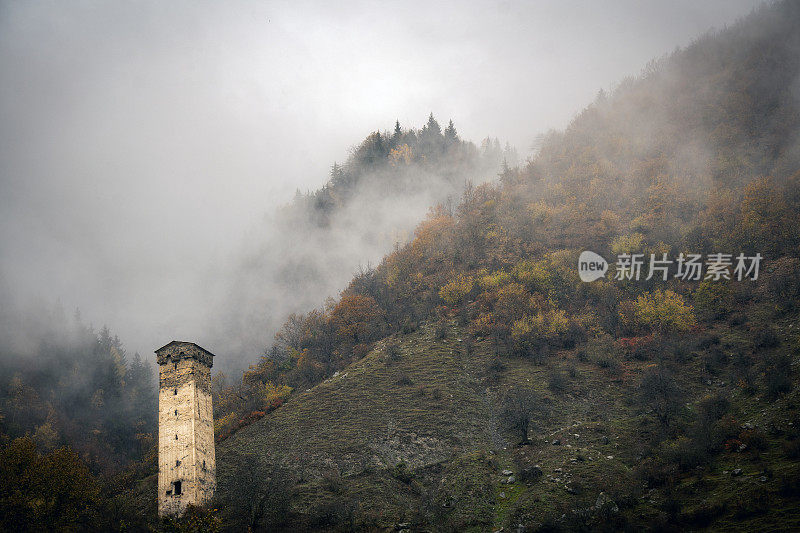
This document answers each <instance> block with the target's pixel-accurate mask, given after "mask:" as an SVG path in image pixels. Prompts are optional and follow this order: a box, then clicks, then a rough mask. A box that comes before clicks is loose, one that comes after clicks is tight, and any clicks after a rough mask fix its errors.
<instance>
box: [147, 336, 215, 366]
mask: <svg viewBox="0 0 800 533" xmlns="http://www.w3.org/2000/svg"><path fill="white" fill-rule="evenodd" d="M183 349H186V351H185V352H184V350H183ZM155 353H156V359H157V360H158V364H163V363H165V362H166V361H167V360H168V359H170V358H172V359H175V358H178V359H181V358H184V357H192V358H194V359H198V360H200V361H202V362H203V363H205V364H207V365H208V366H209V367H211V366H212V365H213V359H214V354H213V353H211V352H209V351H208V350H206V349H205V348H203V347H202V346H199V345H197V344H195V343H193V342H188V341H172V342H170V343H167V344H165V345H164V346H162V347H161V348H159V349H158V350H156V351H155Z"/></svg>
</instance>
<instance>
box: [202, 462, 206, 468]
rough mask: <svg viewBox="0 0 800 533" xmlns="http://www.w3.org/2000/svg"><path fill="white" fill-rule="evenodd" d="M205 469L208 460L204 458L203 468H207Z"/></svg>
mask: <svg viewBox="0 0 800 533" xmlns="http://www.w3.org/2000/svg"><path fill="white" fill-rule="evenodd" d="M205 469H206V462H205V460H204V461H203V470H205Z"/></svg>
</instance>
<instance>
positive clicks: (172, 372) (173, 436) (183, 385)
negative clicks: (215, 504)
mask: <svg viewBox="0 0 800 533" xmlns="http://www.w3.org/2000/svg"><path fill="white" fill-rule="evenodd" d="M162 355H163V353H159V383H160V386H159V393H158V412H159V415H158V512H159V515H161V516H163V515H168V514H169V515H175V514H180V513H182V512H183V510H184V509H185V508H186V506H187V505H188V504H190V503H191V504H195V505H201V504H203V503H206V502H208V501H209V500H210V499H211V497H212V496H213V494H214V489H215V485H216V461H215V453H214V425H213V424H214V422H213V421H214V417H213V410H212V405H211V369H210V368H209V366H208V365H206V364H205V363H204V362H201V361H198V360H196V359H194V358H192V357H185V355H186V354H185V353H184V354H183V355H184V357H174V358H172V357H162ZM176 355H178V354H177V351H176ZM162 361H163V362H162ZM176 482H180V492H181V493H180V494H175V489H176V485H175V483H176Z"/></svg>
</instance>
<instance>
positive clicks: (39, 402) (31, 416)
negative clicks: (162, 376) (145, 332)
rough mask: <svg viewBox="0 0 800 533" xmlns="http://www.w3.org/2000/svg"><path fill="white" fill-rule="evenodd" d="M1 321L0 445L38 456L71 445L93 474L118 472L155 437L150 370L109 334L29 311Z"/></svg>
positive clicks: (56, 313) (54, 313)
mask: <svg viewBox="0 0 800 533" xmlns="http://www.w3.org/2000/svg"><path fill="white" fill-rule="evenodd" d="M17 313H18V314H15V315H14V316H13V318H11V317H10V316H9V315H6V317H5V320H4V323H3V326H2V328H0V331H2V338H0V439H2V442H3V443H6V444H7V443H8V442H9V441H11V440H13V439H15V438H19V437H25V436H27V437H30V438H31V439H32V440H33V442H34V443H35V444H36V446H37V449H38V450H39V451H40V452H50V451H53V450H55V449H57V448H59V447H61V446H65V445H69V446H70V447H71V448H72V449H73V450H74V451H75V452H76V453H77V454H78V455H79V456H80V458H81V460H83V461H84V462H85V463H86V464H87V465H89V467H90V468H91V470H92V471H93V472H94V473H96V474H97V473H103V474H112V473H118V472H119V471H121V470H122V469H124V468H125V467H127V466H128V464H129V463H131V462H132V461H137V460H141V459H142V458H144V456H145V455H146V454H147V453H149V452H151V451H152V447H153V445H154V444H155V441H156V438H157V427H156V413H157V410H156V404H157V396H156V381H155V379H154V375H153V368H152V365H150V364H149V362H148V361H146V360H143V359H142V358H141V357H140V356H139V354H138V353H135V354H133V355H132V356H131V355H129V354H128V353H127V352H126V351H125V348H124V347H123V345H122V342H121V341H120V339H119V338H118V337H117V336H116V335H113V334H112V333H111V332H110V331H109V329H108V328H106V327H103V328H101V329H100V331H95V330H94V329H93V328H92V327H91V326H87V325H85V324H84V323H83V322H82V321H81V319H80V317H79V316H78V313H77V312H76V313H75V315H74V316H71V317H70V316H67V315H66V313H64V311H63V309H61V308H59V307H54V308H51V309H47V308H45V307H38V306H35V307H34V309H32V310H31V311H28V312H27V313H26V312H24V311H21V310H17Z"/></svg>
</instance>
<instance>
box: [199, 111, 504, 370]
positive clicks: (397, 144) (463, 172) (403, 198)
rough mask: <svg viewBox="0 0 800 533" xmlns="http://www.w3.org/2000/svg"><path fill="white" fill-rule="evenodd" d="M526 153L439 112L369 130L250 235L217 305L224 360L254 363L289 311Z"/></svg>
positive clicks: (225, 364) (337, 285) (232, 365)
mask: <svg viewBox="0 0 800 533" xmlns="http://www.w3.org/2000/svg"><path fill="white" fill-rule="evenodd" d="M516 159H517V156H516V153H515V151H514V150H513V149H512V148H511V147H510V146H508V145H506V147H505V148H501V146H500V143H499V141H498V140H497V139H490V138H488V137H487V138H486V139H484V140H483V141H482V143H481V145H480V147H478V146H476V145H475V144H473V143H471V142H469V141H465V140H462V139H461V138H460V137H459V135H458V132H457V131H456V127H455V125H454V124H453V121H450V122H449V124H448V125H447V126H446V127H444V128H442V127H441V126H440V125H439V123H438V121H437V120H436V119H435V118H434V116H433V115H432V114H431V115H430V117H429V118H428V121H427V123H426V124H424V125H423V126H422V128H420V129H414V128H407V127H402V126H401V124H400V123H399V122H397V121H396V122H395V124H394V128H393V130H392V131H375V132H373V133H371V134H370V135H368V136H367V138H366V139H364V141H362V142H361V143H360V144H359V145H357V146H355V147H353V148H352V149H351V152H350V154H349V156H348V157H347V159H346V160H345V162H344V163H342V164H339V163H334V164H333V166H332V167H331V170H330V175H329V178H328V181H327V182H326V183H325V184H324V185H323V186H322V187H321V188H320V189H319V190H316V191H314V192H309V193H302V192H300V191H299V190H298V191H297V193H296V196H295V198H294V199H293V201H292V202H290V203H289V204H288V205H286V206H284V207H282V208H280V209H278V210H277V211H275V212H270V213H268V214H267V215H266V217H265V220H264V223H263V224H262V225H260V226H259V227H258V231H257V232H256V233H254V235H253V236H252V238H249V239H248V240H247V242H246V243H245V245H244V246H245V248H244V250H243V251H242V256H243V259H241V260H240V261H239V262H238V263H237V264H236V266H235V269H234V271H233V273H232V279H231V280H230V284H226V286H225V293H224V294H223V295H221V299H220V301H219V302H216V303H214V304H213V306H214V308H215V309H216V311H215V313H214V315H213V316H214V319H213V322H212V324H211V325H210V327H211V328H212V329H213V331H214V332H215V334H216V335H217V337H218V338H220V339H222V340H223V341H224V344H225V350H226V354H227V357H226V358H224V359H222V360H221V361H220V365H222V366H221V368H220V369H221V370H223V371H226V372H228V373H230V372H231V371H241V370H243V369H244V368H246V367H247V364H249V362H251V361H252V355H253V353H256V352H258V351H261V350H262V349H263V343H264V342H266V341H267V340H268V339H270V338H271V337H272V335H274V333H275V332H276V331H277V330H278V328H279V327H280V326H281V324H282V323H283V321H284V320H285V319H286V316H288V315H289V314H291V313H297V312H304V311H306V310H308V309H311V308H313V307H315V306H317V305H319V303H320V302H321V301H323V300H325V298H327V297H329V296H335V295H337V294H338V293H339V291H341V288H342V286H344V285H345V284H346V283H347V282H348V280H350V279H351V278H352V276H353V275H354V274H355V273H356V272H357V271H358V269H359V268H364V267H365V265H368V264H370V263H372V264H374V263H376V262H378V261H380V259H381V257H383V256H384V255H385V254H387V253H389V252H390V251H391V250H392V247H393V246H394V245H395V244H396V243H405V242H406V241H407V240H408V238H409V236H410V234H411V232H412V231H413V229H414V227H415V226H416V225H417V223H418V222H419V221H420V220H421V219H422V218H423V217H424V216H425V213H426V211H427V210H428V209H429V207H430V206H432V205H435V204H437V203H439V202H443V203H448V202H449V203H450V204H452V203H454V202H456V201H457V198H458V196H459V195H460V192H461V190H462V188H463V186H464V184H465V183H466V182H468V181H473V182H477V183H482V182H485V181H488V180H491V179H493V178H494V177H495V175H496V173H497V171H498V170H499V169H500V168H501V166H502V161H504V160H505V161H507V162H508V163H509V164H514V163H515V162H516ZM220 316H221V317H222V318H221V319H220Z"/></svg>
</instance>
